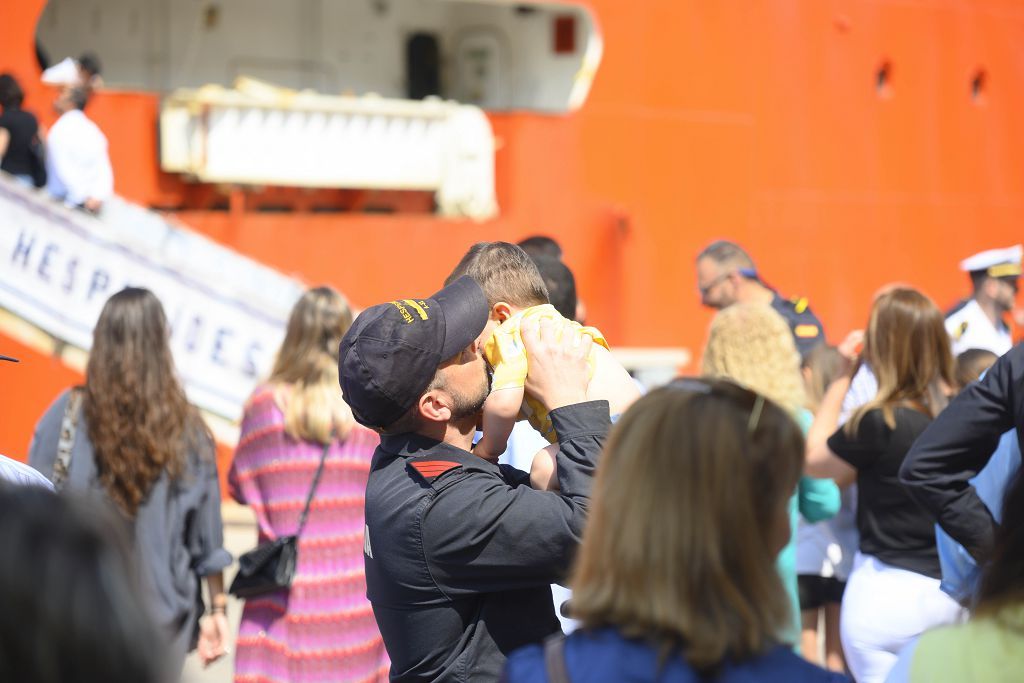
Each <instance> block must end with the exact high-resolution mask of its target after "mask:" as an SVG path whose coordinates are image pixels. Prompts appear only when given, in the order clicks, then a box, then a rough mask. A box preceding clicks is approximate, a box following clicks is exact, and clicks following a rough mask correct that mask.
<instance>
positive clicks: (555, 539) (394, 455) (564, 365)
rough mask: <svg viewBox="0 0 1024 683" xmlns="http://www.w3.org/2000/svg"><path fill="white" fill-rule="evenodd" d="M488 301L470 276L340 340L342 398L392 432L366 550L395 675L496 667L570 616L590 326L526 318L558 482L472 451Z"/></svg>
mask: <svg viewBox="0 0 1024 683" xmlns="http://www.w3.org/2000/svg"><path fill="white" fill-rule="evenodd" d="M488 310H489V309H488V305H487V299H486V297H485V296H484V294H483V291H482V290H481V289H480V286H479V285H478V284H477V283H476V282H475V281H474V280H473V279H472V278H470V277H462V278H459V279H458V280H456V281H455V282H453V283H451V284H450V285H448V286H447V287H445V288H444V289H442V290H441V291H440V292H438V293H437V294H435V295H434V296H432V297H429V298H427V299H403V300H397V301H392V302H390V303H384V304H380V305H377V306H372V307H370V308H368V309H366V310H365V311H364V312H363V313H362V314H360V316H359V317H358V318H357V319H356V320H355V322H354V323H353V325H352V327H351V329H350V330H349V331H348V333H347V334H346V335H345V337H344V339H343V340H342V342H341V349H340V354H339V355H340V360H339V365H340V373H339V374H340V378H341V387H342V392H343V395H344V398H345V400H346V401H347V402H348V404H349V405H350V406H351V407H352V412H353V414H354V415H355V418H356V419H357V420H358V421H359V422H360V423H362V424H363V425H366V426H368V427H371V428H373V429H376V430H377V431H379V432H380V433H381V434H382V437H381V443H380V446H379V447H378V448H377V451H376V452H375V453H374V456H373V461H372V463H371V466H370V475H369V481H368V483H367V487H366V526H365V529H364V539H363V554H364V561H365V565H366V587H367V596H368V597H369V599H370V603H371V604H372V606H373V613H374V616H375V618H376V620H377V625H378V626H379V628H380V632H381V635H382V636H383V638H384V644H385V646H386V647H387V651H388V655H389V656H390V657H391V678H392V680H401V681H497V680H498V678H499V676H500V674H501V670H502V667H503V665H504V662H505V658H506V656H507V655H508V654H509V653H510V652H511V651H512V650H514V649H516V648H518V647H520V646H522V645H526V644H529V643H535V642H540V641H542V640H543V639H544V638H545V637H547V636H548V635H551V634H552V633H556V632H559V631H560V626H559V622H558V619H557V618H556V616H555V611H554V607H553V605H552V600H551V589H550V584H551V583H553V582H558V581H562V580H564V576H565V573H566V572H567V570H568V568H569V564H570V561H571V558H572V556H573V553H574V551H575V548H576V546H577V545H578V543H579V541H580V539H581V535H582V532H583V526H584V522H585V520H586V514H587V506H588V499H589V496H590V488H591V481H592V477H593V474H594V469H595V467H596V465H597V459H598V455H599V453H600V451H601V447H602V444H603V442H604V439H605V435H606V433H607V431H608V425H609V419H608V410H609V408H608V403H607V401H591V402H587V401H586V386H587V381H588V380H587V374H588V372H587V363H586V358H587V354H588V352H589V350H590V344H591V341H590V339H589V338H588V337H586V336H585V335H584V336H580V335H573V334H571V333H570V334H561V330H560V329H556V323H553V322H552V321H550V320H548V321H540V322H539V323H536V324H533V325H526V324H525V323H524V329H523V341H524V343H525V344H526V346H527V349H528V352H529V354H530V368H529V374H528V375H527V378H526V390H527V391H528V392H530V393H532V394H533V395H534V396H535V397H536V398H537V399H538V400H540V401H541V402H542V403H543V404H544V405H545V407H547V408H548V409H549V410H550V411H551V419H552V422H553V423H554V426H555V430H556V432H557V434H558V438H559V446H560V451H559V453H558V455H557V456H556V459H557V472H558V475H557V476H558V481H559V485H560V486H561V491H559V492H549V491H535V490H534V489H532V488H530V485H529V475H528V474H527V473H525V472H522V471H519V470H516V469H514V468H512V467H511V466H509V465H495V464H492V463H490V462H488V461H487V460H484V459H483V458H481V457H478V456H476V455H474V454H473V453H472V451H471V449H472V439H473V436H474V433H475V431H476V426H477V423H478V421H479V418H480V411H481V408H482V406H483V402H484V399H485V398H486V397H487V394H488V391H489V386H488V384H489V382H488V376H487V372H486V367H485V363H484V360H483V357H482V355H481V353H480V346H481V340H480V339H479V337H480V335H481V334H482V332H483V330H484V326H485V323H486V322H487V316H488Z"/></svg>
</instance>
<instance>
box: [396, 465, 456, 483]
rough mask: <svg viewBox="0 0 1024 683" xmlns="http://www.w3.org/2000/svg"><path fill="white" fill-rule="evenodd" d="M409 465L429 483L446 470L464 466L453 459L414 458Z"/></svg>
mask: <svg viewBox="0 0 1024 683" xmlns="http://www.w3.org/2000/svg"><path fill="white" fill-rule="evenodd" d="M409 465H410V466H411V467H412V468H413V469H414V470H416V471H417V472H418V473H419V475H420V476H421V477H423V478H424V479H426V480H427V483H428V484H429V483H431V482H433V481H434V480H435V479H437V478H438V477H440V476H441V475H442V474H444V473H445V472H449V471H451V470H454V469H455V468H457V467H462V465H461V464H460V463H457V462H454V461H452V460H413V461H412V462H410V463H409Z"/></svg>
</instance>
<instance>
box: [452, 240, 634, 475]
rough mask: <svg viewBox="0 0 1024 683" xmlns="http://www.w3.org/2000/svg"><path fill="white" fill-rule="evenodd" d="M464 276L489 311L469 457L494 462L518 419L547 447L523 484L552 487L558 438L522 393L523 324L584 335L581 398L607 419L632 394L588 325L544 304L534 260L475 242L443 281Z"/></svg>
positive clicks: (513, 249)
mask: <svg viewBox="0 0 1024 683" xmlns="http://www.w3.org/2000/svg"><path fill="white" fill-rule="evenodd" d="M462 275H469V276H471V277H472V278H473V279H474V280H476V281H477V282H478V283H479V284H480V286H481V288H482V289H483V290H484V294H485V295H486V297H487V303H488V305H489V306H490V307H491V311H490V316H489V319H488V322H487V326H486V327H485V328H484V331H483V333H482V334H481V336H480V339H481V340H482V342H483V353H484V358H485V360H486V361H487V363H488V365H489V366H490V369H491V371H492V378H491V393H490V395H489V396H488V397H487V401H486V402H485V403H484V408H483V426H482V429H483V437H482V438H481V439H480V441H479V442H478V443H477V444H476V446H475V448H474V453H476V454H477V455H480V456H481V457H483V458H486V459H487V460H491V461H496V460H497V459H498V456H500V455H501V454H502V453H504V452H505V448H506V445H507V442H508V438H509V435H510V434H511V432H512V427H513V426H514V425H515V423H516V421H517V420H520V419H526V420H529V422H530V424H531V425H532V426H533V427H534V428H535V429H536V430H537V431H538V432H540V433H541V435H542V436H544V438H546V439H547V440H548V441H549V442H550V443H551V444H552V445H551V446H548V447H547V448H545V449H543V450H541V451H540V452H538V453H537V454H536V456H535V457H534V459H533V465H532V467H531V468H530V482H531V485H532V486H533V487H534V488H547V489H553V488H557V486H558V479H557V477H556V473H555V454H556V453H557V452H558V435H557V434H555V430H554V427H553V425H552V424H551V418H550V416H549V415H548V412H547V410H545V408H544V406H543V405H541V404H540V402H538V401H536V400H535V399H534V398H533V397H532V396H530V395H529V394H528V393H526V390H525V384H526V373H527V369H528V367H529V358H528V356H527V353H526V349H525V347H524V345H523V339H522V335H521V329H522V327H521V326H522V323H523V321H524V320H526V319H530V318H535V319H543V318H550V319H552V320H553V321H554V322H555V325H556V327H558V328H559V329H560V330H561V333H562V334H586V335H588V336H590V337H591V338H592V339H593V341H594V344H593V345H592V348H591V351H590V354H589V357H588V359H587V363H588V365H589V367H590V384H589V386H588V388H587V399H588V400H592V401H593V400H606V401H608V404H609V409H610V412H611V415H612V416H616V417H617V416H618V415H619V414H621V413H622V412H624V411H625V410H626V408H628V407H629V406H630V405H631V404H632V403H633V401H635V400H636V399H637V398H639V396H640V392H639V390H638V389H637V386H636V384H635V383H634V382H633V379H632V378H631V377H630V376H629V373H627V372H626V370H625V369H624V368H623V367H622V366H621V365H620V364H619V363H618V361H616V360H615V358H614V357H613V356H612V354H611V352H610V351H609V350H608V342H607V341H606V340H605V338H604V336H603V335H602V334H601V333H600V332H599V331H598V330H597V329H595V328H593V327H583V326H582V325H580V324H579V323H577V322H575V321H571V320H567V319H566V318H565V317H563V316H562V315H561V314H560V313H559V312H558V311H557V310H555V308H554V306H552V305H551V304H550V303H549V302H548V290H547V287H546V286H545V284H544V280H543V278H542V277H541V274H540V272H539V271H538V269H537V266H536V265H535V264H534V262H533V261H532V260H531V259H530V257H529V256H527V254H526V252H524V251H523V250H522V249H520V248H519V247H517V246H515V245H514V244H509V243H507V242H480V243H478V244H475V245H473V247H471V248H470V250H469V252H467V253H466V255H465V256H464V257H463V258H462V260H461V261H460V262H459V264H458V265H457V266H456V267H455V270H454V271H452V274H451V275H449V276H448V280H447V281H446V283H447V282H451V281H454V280H456V279H457V278H459V277H461V276H462Z"/></svg>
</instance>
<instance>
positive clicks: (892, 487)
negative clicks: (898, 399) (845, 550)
mask: <svg viewBox="0 0 1024 683" xmlns="http://www.w3.org/2000/svg"><path fill="white" fill-rule="evenodd" d="M895 414H896V428H895V429H890V428H889V426H888V425H887V424H885V419H884V418H883V417H882V411H881V410H872V411H870V412H868V413H867V414H866V415H865V416H864V418H863V419H862V420H861V422H860V424H859V425H858V426H857V434H856V436H855V437H852V438H851V437H849V436H847V434H846V430H845V429H844V428H843V427H840V428H839V429H838V430H837V431H836V433H835V434H833V435H832V436H830V437H829V439H828V447H829V448H830V449H831V450H832V452H833V453H835V454H836V455H838V456H839V457H840V458H842V459H843V460H845V461H846V462H848V463H850V465H852V466H853V467H855V468H856V470H857V531H859V532H860V551H861V552H862V553H865V554H867V555H873V556H874V557H877V558H878V559H879V560H881V561H882V562H885V563H886V564H889V565H892V566H894V567H899V568H900V569H907V570H909V571H912V572H917V573H918V574H924V575H925V576H930V577H931V578H933V579H939V578H942V571H941V570H940V568H939V554H938V551H937V550H936V547H935V520H934V519H933V518H932V516H931V515H930V514H929V513H928V512H927V511H926V510H924V509H923V508H922V507H921V506H920V505H918V504H917V503H916V502H914V500H913V498H911V497H910V494H909V493H907V491H906V490H905V489H904V488H903V486H902V484H900V482H899V471H900V465H902V464H903V459H904V458H905V457H906V455H907V451H909V450H910V446H911V445H912V444H913V443H914V440H915V439H916V438H917V437H918V435H919V434H921V432H923V431H924V430H925V427H927V426H928V423H929V422H931V421H932V419H931V418H930V417H928V416H927V415H925V414H924V413H922V412H920V411H917V410H913V409H911V408H896V410H895Z"/></svg>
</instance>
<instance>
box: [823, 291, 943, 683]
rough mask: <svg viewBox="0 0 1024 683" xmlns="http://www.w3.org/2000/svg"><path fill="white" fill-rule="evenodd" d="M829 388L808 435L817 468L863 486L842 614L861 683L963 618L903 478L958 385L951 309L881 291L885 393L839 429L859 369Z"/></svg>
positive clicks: (869, 345)
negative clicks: (925, 636)
mask: <svg viewBox="0 0 1024 683" xmlns="http://www.w3.org/2000/svg"><path fill="white" fill-rule="evenodd" d="M855 342H856V335H854V336H853V338H851V339H848V340H847V341H846V342H844V344H843V345H842V346H841V347H840V348H841V350H844V356H845V357H846V358H847V361H848V362H847V368H846V371H845V372H844V374H843V375H842V376H841V377H840V378H839V379H838V380H836V381H835V382H833V384H832V386H830V387H829V389H828V391H827V392H826V394H825V398H824V399H823V400H822V404H821V407H820V409H819V411H818V414H817V415H816V417H815V421H814V424H813V425H812V427H811V431H810V433H809V434H808V437H807V468H806V469H807V472H808V473H809V474H812V475H814V476H827V477H832V478H833V479H835V480H836V482H837V483H839V484H840V485H841V486H844V485H847V484H850V483H853V482H854V481H856V483H857V529H858V531H859V533H860V551H859V552H858V553H857V556H856V558H855V559H854V567H853V571H852V572H851V574H850V577H849V580H848V582H847V587H846V593H845V595H844V598H843V607H842V613H841V617H840V630H841V638H842V642H843V650H844V652H845V654H846V661H847V664H848V666H849V667H850V670H851V672H852V673H853V675H854V677H855V678H856V679H857V680H858V681H860V682H861V683H871V682H872V681H882V680H884V679H885V677H886V675H887V674H888V672H889V670H890V669H891V668H892V666H893V665H894V664H895V663H896V659H897V657H898V655H899V653H900V650H902V649H903V648H904V647H906V646H907V645H908V644H910V643H911V642H913V641H914V639H916V638H917V637H918V636H919V635H920V634H921V633H922V632H923V631H924V630H926V629H928V628H931V627H934V626H938V625H941V624H946V623H950V622H952V621H954V620H956V619H957V618H958V617H959V615H960V607H959V605H957V603H956V602H955V601H954V600H953V599H952V598H950V597H949V596H947V595H945V594H944V593H943V592H942V591H941V590H940V589H939V582H940V579H941V570H940V568H939V556H938V551H937V549H936V544H935V528H934V520H933V519H932V518H931V517H930V516H929V514H928V513H927V512H926V511H925V510H923V509H922V508H920V507H919V506H918V505H917V503H915V502H914V501H913V500H912V499H911V498H910V496H909V495H908V493H907V492H906V491H905V490H904V488H903V486H902V485H901V484H900V483H899V478H898V473H899V469H900V465H902V464H903V460H904V458H905V457H906V455H907V452H908V451H909V450H910V446H911V445H912V444H913V443H914V440H915V439H916V438H917V437H918V435H920V434H921V432H923V431H924V429H925V428H926V427H927V426H928V424H929V423H930V422H931V421H932V419H934V418H935V417H936V416H937V415H938V414H939V412H940V411H941V410H942V409H943V408H945V407H946V404H947V403H948V401H949V398H948V397H949V395H950V394H951V393H952V391H953V387H954V381H955V380H954V374H953V356H952V353H951V351H950V342H949V337H948V336H947V334H946V329H945V327H944V324H943V318H942V313H941V312H940V311H939V309H938V308H936V306H935V304H933V303H932V302H931V300H930V299H928V297H926V296H925V295H924V294H922V293H920V292H918V291H917V290H914V289H911V288H908V287H896V288H893V289H890V290H888V291H886V292H885V293H883V294H881V295H880V296H879V297H878V298H877V299H876V300H875V303H874V306H873V307H872V310H871V317H870V319H869V321H868V327H867V332H866V333H865V335H864V351H863V353H864V360H865V361H866V362H867V363H869V364H870V366H871V369H872V371H873V372H874V374H875V376H876V377H877V379H878V393H877V395H876V396H875V398H874V399H873V400H871V401H869V402H868V403H866V404H865V405H863V406H861V407H860V408H859V409H858V410H857V411H856V412H855V413H854V414H853V416H852V417H851V418H850V420H849V422H847V423H846V424H845V425H844V426H843V427H842V428H840V429H838V430H837V429H836V426H837V423H838V419H839V412H840V406H841V404H842V400H843V397H844V395H845V394H846V392H847V390H848V388H849V385H850V377H851V374H852V371H853V368H854V362H853V360H854V354H853V353H852V350H851V346H854V345H855Z"/></svg>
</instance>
